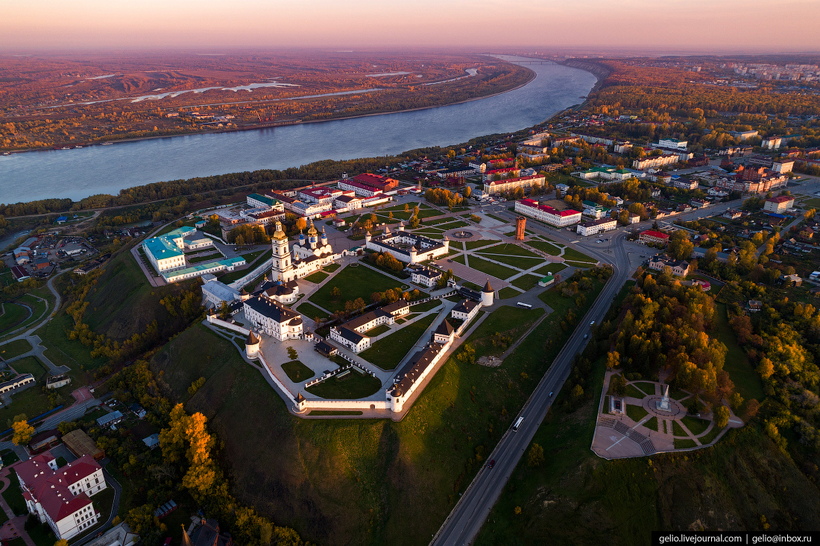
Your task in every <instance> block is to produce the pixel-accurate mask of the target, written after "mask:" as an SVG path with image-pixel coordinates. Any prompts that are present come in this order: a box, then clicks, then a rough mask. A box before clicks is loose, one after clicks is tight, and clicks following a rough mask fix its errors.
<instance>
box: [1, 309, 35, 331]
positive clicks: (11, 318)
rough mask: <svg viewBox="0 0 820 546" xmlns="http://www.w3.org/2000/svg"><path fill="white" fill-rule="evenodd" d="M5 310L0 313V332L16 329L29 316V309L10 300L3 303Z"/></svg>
mask: <svg viewBox="0 0 820 546" xmlns="http://www.w3.org/2000/svg"><path fill="white" fill-rule="evenodd" d="M3 311H4V312H3V314H2V315H0V334H2V333H6V332H10V331H12V330H16V329H17V328H19V327H20V325H22V323H23V321H25V320H26V319H27V318H28V316H29V311H28V309H26V308H25V307H23V306H22V305H18V304H16V303H13V302H10V301H7V302H4V303H3Z"/></svg>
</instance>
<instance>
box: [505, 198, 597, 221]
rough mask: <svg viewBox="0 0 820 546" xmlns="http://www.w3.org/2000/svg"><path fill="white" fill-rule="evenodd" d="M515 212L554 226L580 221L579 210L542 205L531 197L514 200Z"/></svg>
mask: <svg viewBox="0 0 820 546" xmlns="http://www.w3.org/2000/svg"><path fill="white" fill-rule="evenodd" d="M515 212H517V213H519V214H523V215H524V216H529V217H530V218H535V219H536V220H540V221H542V222H544V223H547V224H549V225H551V226H555V227H566V226H571V225H574V224H577V223H578V222H580V221H581V212H580V211H577V210H572V209H568V210H558V209H555V208H553V207H551V206H549V205H542V204H540V203H538V201H534V200H533V199H521V200H519V201H516V202H515Z"/></svg>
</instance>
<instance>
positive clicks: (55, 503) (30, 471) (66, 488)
mask: <svg viewBox="0 0 820 546" xmlns="http://www.w3.org/2000/svg"><path fill="white" fill-rule="evenodd" d="M14 470H15V472H16V473H17V477H18V478H19V481H20V489H21V490H22V493H23V499H24V500H25V501H26V508H28V511H29V513H30V514H33V515H35V516H36V517H37V518H38V519H39V520H40V522H41V523H46V524H48V526H49V527H51V530H52V531H53V532H54V536H55V537H57V538H58V539H69V538H71V537H73V536H76V535H78V534H79V533H82V532H83V531H85V530H86V529H88V528H90V527H91V526H93V525H96V524H97V522H98V520H99V519H100V513H99V512H98V511H97V509H96V508H94V505H93V504H92V502H91V499H90V498H89V497H91V496H93V495H95V494H97V493H99V492H100V491H102V490H103V489H105V488H106V487H107V485H106V483H105V476H103V471H102V467H101V466H100V465H99V463H97V461H95V460H94V458H93V457H91V456H90V455H84V456H82V457H80V458H79V459H77V460H76V461H74V462H72V463H69V464H67V465H65V466H63V467H62V468H59V469H58V468H57V459H56V458H55V457H54V456H53V455H52V454H51V452H49V451H46V452H45V453H42V454H40V455H37V456H35V457H32V458H31V459H29V460H27V461H23V462H21V463H20V464H18V465H17V466H16V467H15V468H14Z"/></svg>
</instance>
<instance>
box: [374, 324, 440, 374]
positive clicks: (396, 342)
mask: <svg viewBox="0 0 820 546" xmlns="http://www.w3.org/2000/svg"><path fill="white" fill-rule="evenodd" d="M436 316H437V315H436V314H435V313H432V314H430V315H428V316H426V317H424V318H422V319H419V320H417V321H416V322H414V323H413V324H409V325H407V326H405V327H403V328H402V329H401V330H399V331H397V332H395V333H393V334H390V335H389V336H387V337H384V338H382V339H380V340H379V341H377V342H376V343H374V344H373V345H372V346H371V347H370V348H369V349H367V350H365V351H362V352H361V353H359V356H360V357H362V358H363V359H365V360H367V361H368V362H371V363H373V364H375V365H376V366H378V367H379V368H381V369H383V370H393V369H395V368H396V366H398V365H399V363H400V362H401V361H402V359H403V358H404V357H405V356H406V355H407V353H408V351H409V349H410V347H412V346H413V345H415V343H416V341H418V339H419V338H420V337H421V335H422V334H423V333H424V331H425V330H426V329H427V327H429V326H430V325H431V324H432V323H433V321H434V320H435V319H436Z"/></svg>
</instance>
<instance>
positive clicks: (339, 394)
mask: <svg viewBox="0 0 820 546" xmlns="http://www.w3.org/2000/svg"><path fill="white" fill-rule="evenodd" d="M342 373H344V372H342ZM381 386H382V382H381V381H379V379H378V378H376V377H371V376H369V375H364V374H360V373H359V372H357V371H355V370H353V369H351V370H349V371H348V372H347V373H346V374H345V375H344V376H343V377H339V376H334V377H331V378H330V379H327V380H325V381H322V382H321V383H319V384H318V385H314V386H312V387H310V388H309V389H307V392H309V393H310V394H313V395H316V396H318V397H320V398H330V399H344V400H356V399H359V398H365V397H367V396H370V395H371V394H375V393H376V392H377V391H378V390H379V389H380V388H381Z"/></svg>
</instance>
